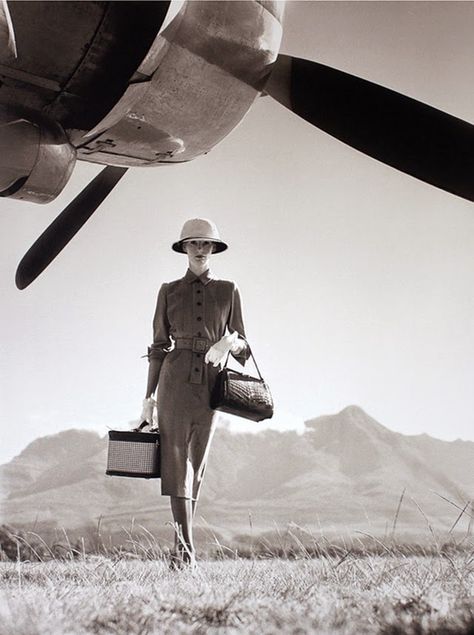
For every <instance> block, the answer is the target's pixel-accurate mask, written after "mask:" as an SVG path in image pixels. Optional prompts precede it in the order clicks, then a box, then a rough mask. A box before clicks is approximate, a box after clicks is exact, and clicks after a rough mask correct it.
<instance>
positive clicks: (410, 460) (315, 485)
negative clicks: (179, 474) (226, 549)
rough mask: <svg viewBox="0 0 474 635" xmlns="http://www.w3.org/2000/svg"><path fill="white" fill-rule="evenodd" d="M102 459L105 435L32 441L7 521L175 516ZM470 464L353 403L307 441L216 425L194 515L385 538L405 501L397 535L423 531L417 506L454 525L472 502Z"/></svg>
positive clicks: (468, 455)
mask: <svg viewBox="0 0 474 635" xmlns="http://www.w3.org/2000/svg"><path fill="white" fill-rule="evenodd" d="M106 455H107V446H106V437H101V436H100V435H99V434H98V433H96V432H91V431H88V430H78V429H70V430H64V431H62V432H60V433H57V434H55V435H48V436H46V437H41V438H38V439H35V440H34V441H32V442H31V443H30V444H28V445H27V446H26V447H25V448H24V449H23V450H22V452H20V454H18V455H17V456H16V457H14V458H13V459H12V460H11V461H10V462H8V463H6V464H4V465H2V466H0V483H1V485H2V488H1V490H2V499H1V511H2V521H3V522H10V523H12V524H15V523H16V524H18V523H19V524H28V523H33V522H37V521H42V520H44V521H45V522H46V521H47V522H50V523H54V522H56V523H57V524H58V525H59V526H65V527H77V526H80V525H84V524H87V523H90V522H93V521H94V519H97V518H98V517H103V518H110V519H111V520H110V523H112V524H113V523H114V522H115V521H114V520H113V518H114V517H116V518H119V517H120V518H123V517H125V516H126V514H127V511H128V510H131V511H133V512H134V513H137V514H139V515H140V514H142V512H141V511H140V510H146V509H150V508H152V509H155V510H157V512H156V514H158V516H159V517H160V518H164V517H165V515H166V517H168V516H169V512H168V511H167V507H168V501H167V500H166V499H164V498H161V497H160V495H159V486H158V484H157V482H156V481H154V480H150V481H147V480H144V479H127V478H116V477H107V476H105V474H104V470H105V465H106ZM473 465H474V442H471V441H464V440H456V441H443V440H441V439H436V438H434V437H431V436H430V435H425V434H423V435H403V434H401V433H398V432H394V431H391V430H389V429H388V428H386V427H385V426H383V425H382V424H380V423H379V422H377V421H376V420H375V419H373V418H372V417H370V416H369V415H368V414H367V413H365V412H364V410H363V409H362V408H360V407H359V406H355V405H351V406H348V407H346V408H344V409H343V410H342V411H341V412H339V413H336V414H330V415H323V416H320V417H316V418H313V419H309V420H308V421H307V422H305V431H304V432H303V433H302V434H299V433H297V432H295V431H282V432H280V431H276V430H271V429H267V430H262V431H260V432H258V433H256V434H253V433H234V432H230V431H229V430H228V429H226V427H225V425H224V426H223V427H220V429H218V430H217V432H216V435H215V439H214V442H213V447H212V449H211V455H210V460H209V464H208V467H207V474H206V478H205V484H204V487H203V494H202V499H201V501H200V507H199V508H200V509H201V510H202V513H203V515H204V516H205V518H206V519H207V520H208V521H209V523H210V524H211V525H213V526H215V527H218V528H225V527H227V528H228V529H229V530H230V529H231V528H232V529H234V528H236V525H238V526H240V528H242V526H243V525H244V524H245V523H246V522H247V521H248V513H249V510H254V511H252V514H253V515H254V518H255V521H254V524H255V526H256V529H258V530H260V529H265V528H266V527H268V524H269V523H272V522H287V521H289V520H291V521H292V522H298V523H314V522H315V519H316V518H317V519H318V523H320V524H321V523H322V525H323V526H325V527H329V526H342V525H344V526H346V527H355V526H356V525H357V526H361V523H363V522H367V520H366V519H367V518H371V519H372V520H371V523H372V525H373V526H374V527H377V528H378V529H381V528H382V527H384V526H386V524H387V522H389V520H388V519H391V518H393V514H394V510H395V509H396V506H397V504H398V501H399V499H400V496H401V493H402V492H406V493H405V494H404V496H405V502H404V505H403V508H402V509H401V510H400V514H399V525H400V527H403V528H405V529H410V528H412V527H413V526H414V525H415V524H417V523H418V524H419V523H420V520H422V521H423V519H422V518H421V514H420V511H419V509H418V510H417V508H416V504H415V503H414V501H416V502H417V504H418V507H422V508H423V511H424V513H425V515H429V516H430V518H432V520H433V522H437V523H439V525H440V526H442V527H448V526H450V525H451V524H452V522H454V521H453V514H454V516H457V515H458V513H459V511H456V509H455V505H458V506H460V507H462V506H464V505H465V504H466V503H467V502H468V501H472V500H473V498H474V471H473V469H472V466H473ZM434 492H436V494H434ZM443 496H444V497H445V498H446V499H448V500H450V501H451V504H449V503H447V502H446V501H443V499H442V497H443ZM410 501H411V502H410ZM420 502H421V503H422V504H421V505H420ZM150 514H151V512H150ZM156 514H155V516H153V514H152V515H151V516H150V517H154V518H155V517H156V518H158V516H156ZM143 515H144V516H143V517H145V516H146V514H145V512H143ZM423 522H424V521H423Z"/></svg>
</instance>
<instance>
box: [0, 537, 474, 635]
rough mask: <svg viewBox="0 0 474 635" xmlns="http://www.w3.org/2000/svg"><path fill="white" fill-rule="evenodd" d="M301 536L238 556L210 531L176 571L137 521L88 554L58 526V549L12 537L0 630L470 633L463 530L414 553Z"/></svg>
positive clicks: (24, 633) (70, 634) (30, 634)
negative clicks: (192, 561) (201, 550)
mask: <svg viewBox="0 0 474 635" xmlns="http://www.w3.org/2000/svg"><path fill="white" fill-rule="evenodd" d="M303 535H304V530H303V529H302V528H299V533H298V528H296V527H293V528H292V529H291V530H289V531H288V532H286V534H285V533H282V535H281V536H280V544H274V545H273V546H272V545H270V544H265V543H263V544H260V543H258V540H255V541H254V543H253V544H251V545H248V552H247V553H245V554H243V555H245V557H242V555H239V553H238V550H237V549H236V548H233V547H225V546H224V545H222V544H220V543H219V542H218V541H217V542H215V544H212V541H213V538H212V536H210V537H209V540H210V544H211V545H212V547H213V550H212V551H209V552H208V556H207V557H206V558H205V559H204V558H201V560H200V562H199V566H198V568H197V569H196V570H195V571H190V570H184V571H179V572H175V571H171V570H170V569H169V567H168V561H167V555H166V554H167V547H166V545H165V546H164V547H163V545H162V544H161V543H160V542H159V541H157V540H156V539H155V538H154V536H153V535H152V534H151V533H150V532H148V531H147V530H144V528H140V527H135V528H133V531H129V535H128V543H127V544H126V546H122V549H121V550H119V549H117V548H115V547H113V548H112V549H110V550H108V551H107V549H106V545H105V544H102V545H101V543H100V541H98V543H97V545H96V546H97V554H96V555H93V554H88V553H87V552H86V550H85V545H83V546H82V548H81V545H80V544H79V545H75V544H72V543H71V541H67V540H66V539H67V535H66V536H65V537H64V542H63V548H62V550H59V551H58V549H57V547H54V545H48V544H46V542H44V544H43V549H44V552H43V553H39V551H38V549H35V548H34V547H33V546H32V545H30V546H29V547H27V545H26V543H27V541H28V536H27V535H23V536H21V538H20V537H19V538H17V542H16V546H17V558H16V559H12V560H8V561H4V562H2V563H0V577H1V590H0V633H2V635H40V634H41V635H45V634H51V635H83V634H86V633H87V634H89V633H95V634H100V635H109V634H114V635H134V634H136V635H138V634H140V635H148V634H150V635H151V634H155V633H156V634H158V633H159V634H162V633H170V634H175V633H176V634H179V633H206V634H207V633H240V632H241V633H293V634H295V635H296V634H298V635H300V634H303V633H383V634H384V635H402V634H407V635H422V634H425V633H426V634H431V635H434V634H436V635H438V634H441V635H448V634H453V635H454V634H459V633H465V634H466V635H467V633H474V593H473V591H474V545H473V544H472V542H471V541H470V540H469V539H467V538H463V539H462V540H452V541H451V543H447V542H445V543H444V544H442V545H441V544H440V542H439V541H438V540H437V541H436V542H434V541H433V542H432V544H430V545H425V546H424V547H423V550H424V551H420V550H418V551H416V549H415V548H414V546H413V545H398V544H397V543H396V542H394V541H393V540H392V539H387V540H382V539H380V538H377V537H375V536H370V535H369V534H365V535H364V534H362V533H361V535H360V536H359V537H357V538H355V539H354V541H353V542H352V543H347V542H346V544H343V542H340V543H339V544H335V543H334V542H332V541H330V540H329V539H326V540H324V539H323V538H324V537H321V536H320V535H318V539H317V543H315V544H314V545H313V549H311V543H308V540H303V538H302V536H303ZM29 538H31V539H32V538H33V536H29ZM38 538H40V537H38ZM38 538H37V539H36V540H37V542H38ZM290 539H291V540H290ZM35 544H36V546H38V545H37V543H35ZM39 544H42V543H41V540H39ZM316 544H317V549H316ZM22 546H23V548H24V549H27V548H30V549H34V551H36V555H34V553H33V551H31V554H32V557H33V559H34V561H32V560H29V559H25V558H24V555H25V553H26V552H24V553H23V559H22V555H21V548H22ZM48 550H49V551H48ZM278 554H280V556H284V557H278ZM210 558H212V559H210Z"/></svg>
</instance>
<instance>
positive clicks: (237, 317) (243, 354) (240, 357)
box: [227, 283, 250, 366]
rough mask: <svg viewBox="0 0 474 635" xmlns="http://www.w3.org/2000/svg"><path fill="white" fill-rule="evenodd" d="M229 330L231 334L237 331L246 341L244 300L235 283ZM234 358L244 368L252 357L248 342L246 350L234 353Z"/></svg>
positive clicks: (228, 324)
mask: <svg viewBox="0 0 474 635" xmlns="http://www.w3.org/2000/svg"><path fill="white" fill-rule="evenodd" d="M227 328H228V329H229V332H230V333H234V332H235V331H237V334H238V335H239V336H241V337H242V338H244V339H245V327H244V319H243V315H242V299H241V297H240V291H239V288H238V286H237V285H236V284H235V283H234V284H233V288H232V301H231V309H230V314H229V321H228V323H227ZM232 357H234V358H235V359H236V360H237V361H238V362H239V363H240V364H242V366H243V365H244V364H245V362H246V361H247V360H248V358H249V357H250V348H249V345H248V344H247V342H245V348H244V349H243V350H242V351H240V353H232Z"/></svg>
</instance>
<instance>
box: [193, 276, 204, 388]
mask: <svg viewBox="0 0 474 635" xmlns="http://www.w3.org/2000/svg"><path fill="white" fill-rule="evenodd" d="M192 313H193V322H194V328H195V330H194V336H195V337H202V335H203V331H204V328H203V327H204V325H203V322H204V286H203V285H202V283H201V282H200V281H196V282H195V283H194V285H193V312H192ZM203 375H204V355H202V354H201V353H198V352H194V351H193V354H192V359H191V378H190V381H191V383H192V384H202V380H203Z"/></svg>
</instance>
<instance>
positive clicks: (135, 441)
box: [105, 430, 161, 478]
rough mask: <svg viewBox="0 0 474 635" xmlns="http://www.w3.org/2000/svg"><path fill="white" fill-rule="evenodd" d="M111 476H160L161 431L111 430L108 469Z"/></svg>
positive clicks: (107, 472) (107, 471)
mask: <svg viewBox="0 0 474 635" xmlns="http://www.w3.org/2000/svg"><path fill="white" fill-rule="evenodd" d="M105 473H106V474H108V475H109V476H132V477H136V478H160V474H161V472H160V434H159V432H135V431H125V432H124V431H118V430H111V431H110V432H109V445H108V452H107V469H106V471H105Z"/></svg>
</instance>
